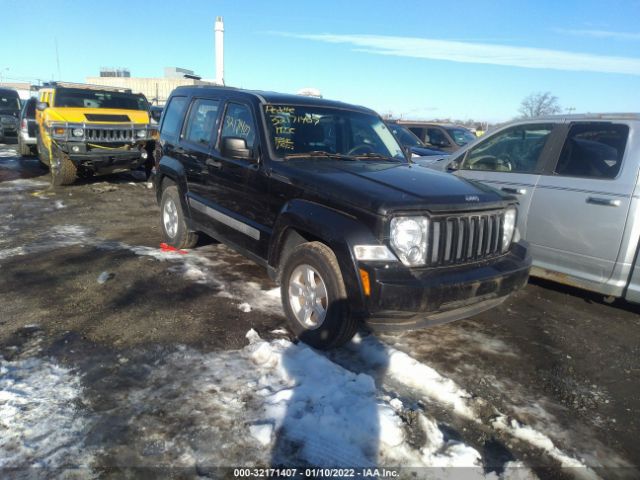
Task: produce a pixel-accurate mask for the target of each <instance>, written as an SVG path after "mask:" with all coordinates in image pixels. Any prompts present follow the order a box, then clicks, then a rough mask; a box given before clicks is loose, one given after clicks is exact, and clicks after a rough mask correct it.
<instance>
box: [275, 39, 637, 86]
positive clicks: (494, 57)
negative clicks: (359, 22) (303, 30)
mask: <svg viewBox="0 0 640 480" xmlns="http://www.w3.org/2000/svg"><path fill="white" fill-rule="evenodd" d="M272 33H274V34H276V35H282V36H287V37H292V38H299V39H304V40H314V41H318V42H325V43H336V44H348V45H351V46H352V47H354V48H353V49H354V50H355V51H358V52H365V53H372V54H377V55H392V56H398V57H411V58H423V59H429V60H447V61H451V62H459V63H481V64H488V65H503V66H511V67H522V68H541V69H551V70H570V71H582V72H601V73H620V74H626V75H638V76H640V58H633V57H615V56H604V55H592V54H588V53H574V52H566V51H561V50H550V49H543V48H533V47H513V46H505V45H493V44H488V43H472V42H459V41H451V40H435V39H429V38H415V37H392V36H382V35H348V34H347V35H335V34H330V33H323V34H294V33H283V32H272Z"/></svg>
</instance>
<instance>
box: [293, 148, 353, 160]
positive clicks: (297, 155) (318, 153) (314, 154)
mask: <svg viewBox="0 0 640 480" xmlns="http://www.w3.org/2000/svg"><path fill="white" fill-rule="evenodd" d="M302 157H326V158H333V159H337V160H351V161H353V160H357V158H356V157H355V156H351V155H344V154H342V153H331V152H325V151H324V150H311V151H310V152H304V153H290V154H288V155H285V156H284V157H282V158H284V159H285V160H287V159H289V158H302Z"/></svg>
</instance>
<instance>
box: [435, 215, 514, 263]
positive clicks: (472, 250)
mask: <svg viewBox="0 0 640 480" xmlns="http://www.w3.org/2000/svg"><path fill="white" fill-rule="evenodd" d="M503 214H504V212H503V211H502V210H492V211H486V212H478V213H475V212H474V213H466V214H461V215H447V216H436V217H433V218H432V219H431V222H430V224H429V234H428V239H429V247H428V250H427V265H428V266H441V265H455V264H464V263H468V262H473V261H477V260H481V259H483V258H487V257H492V256H496V255H499V254H500V240H501V234H502V233H501V232H502V216H503Z"/></svg>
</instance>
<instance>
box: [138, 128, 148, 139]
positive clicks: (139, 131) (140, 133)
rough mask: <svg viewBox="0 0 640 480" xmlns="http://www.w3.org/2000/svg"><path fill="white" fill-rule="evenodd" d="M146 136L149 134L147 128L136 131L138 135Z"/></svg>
mask: <svg viewBox="0 0 640 480" xmlns="http://www.w3.org/2000/svg"><path fill="white" fill-rule="evenodd" d="M146 136H147V131H146V130H138V131H136V137H138V138H144V137H146Z"/></svg>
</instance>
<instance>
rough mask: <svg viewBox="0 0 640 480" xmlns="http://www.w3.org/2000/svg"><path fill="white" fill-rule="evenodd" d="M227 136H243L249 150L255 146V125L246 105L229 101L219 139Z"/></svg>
mask: <svg viewBox="0 0 640 480" xmlns="http://www.w3.org/2000/svg"><path fill="white" fill-rule="evenodd" d="M229 137H235V138H244V139H245V140H246V141H247V147H248V148H249V149H250V150H251V149H253V147H254V146H255V142H256V126H255V124H254V122H253V117H252V116H251V110H249V107H247V106H246V105H242V104H239V103H230V104H229V105H228V106H227V111H226V113H225V116H224V121H223V124H222V133H221V134H220V140H221V141H222V140H224V139H225V138H229Z"/></svg>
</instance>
